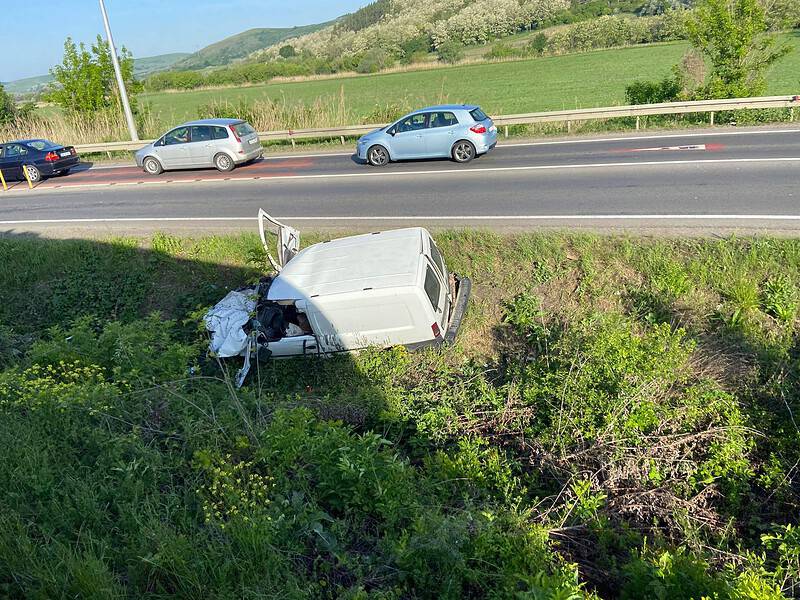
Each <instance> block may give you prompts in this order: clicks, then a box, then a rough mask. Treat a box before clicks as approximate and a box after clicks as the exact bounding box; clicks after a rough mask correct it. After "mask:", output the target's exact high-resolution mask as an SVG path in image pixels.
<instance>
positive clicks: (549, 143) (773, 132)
mask: <svg viewBox="0 0 800 600" xmlns="http://www.w3.org/2000/svg"><path fill="white" fill-rule="evenodd" d="M784 133H800V129H765V130H755V131H703V132H697V133H670V134H664V135H660V134H652V135H636V136H629V137H625V136H622V137H613V138H584V139H575V140H569V139H567V140H549V141H543V142H519V143H515V144H500V143H498V144H497V147H498V148H500V147H501V146H502V147H503V148H514V147H519V148H521V147H525V146H554V145H558V144H595V143H603V142H627V141H632V142H635V141H638V140H660V139H664V140H668V139H674V138H697V137H707V136H718V135H721V136H729V135H776V134H784Z"/></svg>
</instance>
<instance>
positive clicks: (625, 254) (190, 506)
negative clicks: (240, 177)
mask: <svg viewBox="0 0 800 600" xmlns="http://www.w3.org/2000/svg"><path fill="white" fill-rule="evenodd" d="M304 239H305V243H313V242H315V241H318V240H320V239H323V238H321V237H320V236H318V235H314V234H313V233H312V234H310V235H305V236H304ZM437 241H438V243H439V245H440V247H441V249H442V252H443V254H444V256H445V257H446V260H447V262H448V265H449V266H450V268H451V269H452V270H455V271H458V272H459V273H462V274H464V275H468V276H469V277H471V278H472V280H473V284H474V288H473V296H472V299H471V301H470V306H469V311H468V313H467V317H466V319H465V321H464V323H463V325H462V327H463V329H462V332H461V336H460V339H459V341H458V343H457V345H456V346H455V347H452V348H447V349H444V350H442V351H430V352H423V353H417V354H409V353H407V352H405V351H403V350H402V349H394V350H391V351H378V350H376V351H367V352H364V353H362V354H360V355H357V356H340V357H337V358H332V359H326V360H320V361H315V360H289V361H270V362H267V363H265V364H261V365H257V366H256V367H255V368H254V371H253V375H252V376H251V377H250V379H249V380H248V383H247V384H246V385H245V387H244V388H242V389H241V390H239V391H235V390H233V389H232V388H231V387H230V377H231V375H232V374H233V373H234V372H235V370H236V369H237V368H238V361H231V363H230V364H228V365H220V364H218V363H217V362H215V361H213V360H209V359H207V358H206V357H205V355H204V348H205V347H206V343H207V340H206V337H205V335H204V333H203V332H202V330H201V329H202V328H201V323H200V319H201V317H202V315H203V313H204V310H205V308H207V307H208V306H209V305H211V304H213V303H214V302H216V301H217V300H219V299H220V298H221V297H222V296H224V294H225V293H226V292H227V290H228V289H231V288H234V287H237V286H239V285H243V284H245V283H247V282H252V281H254V280H256V279H257V278H258V277H259V276H260V275H261V274H262V273H263V271H264V269H265V264H266V260H265V257H264V253H263V250H262V249H261V247H260V243H259V240H258V238H257V236H256V235H255V234H248V235H238V236H214V237H205V238H196V239H189V238H181V237H176V236H172V235H167V234H156V235H154V236H153V237H152V238H150V239H145V240H142V239H133V238H131V239H127V238H126V239H107V240H51V239H40V238H35V237H27V236H14V235H6V236H4V237H0V439H2V440H3V443H2V444H0V596H3V597H9V598H21V597H39V598H54V597H93V598H166V597H178V598H198V597H208V598H241V597H253V598H260V597H264V598H266V597H287V598H314V599H316V598H331V599H333V598H354V599H355V598H367V597H369V598H387V599H389V598H391V599H395V598H396V599H399V598H446V599H447V598H453V599H461V598H570V599H577V598H582V597H598V596H599V597H601V598H618V597H619V598H630V599H633V598H645V597H656V596H657V597H662V598H676V599H677V598H690V597H694V598H700V597H709V598H711V597H715V598H720V599H723V598H725V599H728V598H729V599H734V598H751V599H763V600H768V599H769V600H772V599H776V600H777V599H778V598H781V597H792V594H793V593H795V592H796V590H797V587H796V586H797V585H798V584H799V583H800V568H798V565H797V559H796V557H797V555H798V552H800V539H798V534H797V531H798V529H797V526H798V515H800V511H799V510H798V507H800V492H799V491H798V485H797V482H798V479H797V477H798V475H797V472H796V460H797V456H798V455H800V429H798V425H797V422H796V420H795V419H796V415H797V414H800V370H798V363H797V357H798V353H800V347H799V346H798V344H799V342H798V334H799V333H800V322H798V319H797V315H798V313H797V310H798V297H800V295H799V294H798V290H800V241H798V240H796V239H773V238H767V237H756V238H731V239H692V240H681V239H675V240H673V239H648V238H640V237H618V236H596V235H585V234H571V233H544V234H542V233H529V234H519V235H513V236H503V235H497V234H493V233H489V232H485V231H478V230H457V231H443V232H441V233H438V234H437ZM153 311H158V312H157V313H154V312H153ZM733 315H736V316H735V318H734V317H733ZM762 536H765V537H762ZM781 588H783V595H782V593H781V591H780V590H781Z"/></svg>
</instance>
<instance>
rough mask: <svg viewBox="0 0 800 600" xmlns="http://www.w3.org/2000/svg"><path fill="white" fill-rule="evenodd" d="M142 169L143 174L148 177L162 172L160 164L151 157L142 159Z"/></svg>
mask: <svg viewBox="0 0 800 600" xmlns="http://www.w3.org/2000/svg"><path fill="white" fill-rule="evenodd" d="M142 167H143V168H144V172H145V173H147V174H148V175H160V174H161V173H163V172H164V169H163V168H162V167H161V163H160V162H158V161H157V160H156V159H155V158H153V157H151V156H148V157H147V158H145V159H144V162H143V163H142Z"/></svg>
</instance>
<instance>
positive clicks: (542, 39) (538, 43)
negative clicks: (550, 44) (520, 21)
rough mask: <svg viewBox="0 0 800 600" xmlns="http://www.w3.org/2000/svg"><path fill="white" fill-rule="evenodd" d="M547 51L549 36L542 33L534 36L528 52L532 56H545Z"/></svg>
mask: <svg viewBox="0 0 800 600" xmlns="http://www.w3.org/2000/svg"><path fill="white" fill-rule="evenodd" d="M546 49H547V36H546V35H545V34H544V33H542V32H541V31H540V32H539V33H537V34H536V35H535V36H533V39H532V40H531V41H530V42H529V43H528V52H530V53H531V54H543V53H544V51H545V50H546Z"/></svg>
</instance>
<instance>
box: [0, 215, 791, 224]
mask: <svg viewBox="0 0 800 600" xmlns="http://www.w3.org/2000/svg"><path fill="white" fill-rule="evenodd" d="M276 218H278V219H280V220H283V221H518V220H524V221H595V220H597V221H613V220H628V221H666V220H686V221H709V220H714V221H717V220H719V221H722V220H725V221H800V214H798V215H742V214H718V215H716V214H714V215H703V214H648V215H631V214H623V215H609V214H602V215H451V216H443V215H414V216H408V215H403V216H388V215H387V216H352V217H349V216H345V217H324V216H322V217H302V216H301V217H289V216H282V217H276ZM257 220H258V219H257V217H120V218H94V219H32V220H19V221H0V225H52V224H80V223H159V222H164V223H170V222H178V221H181V222H248V221H249V222H256V221H257Z"/></svg>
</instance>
